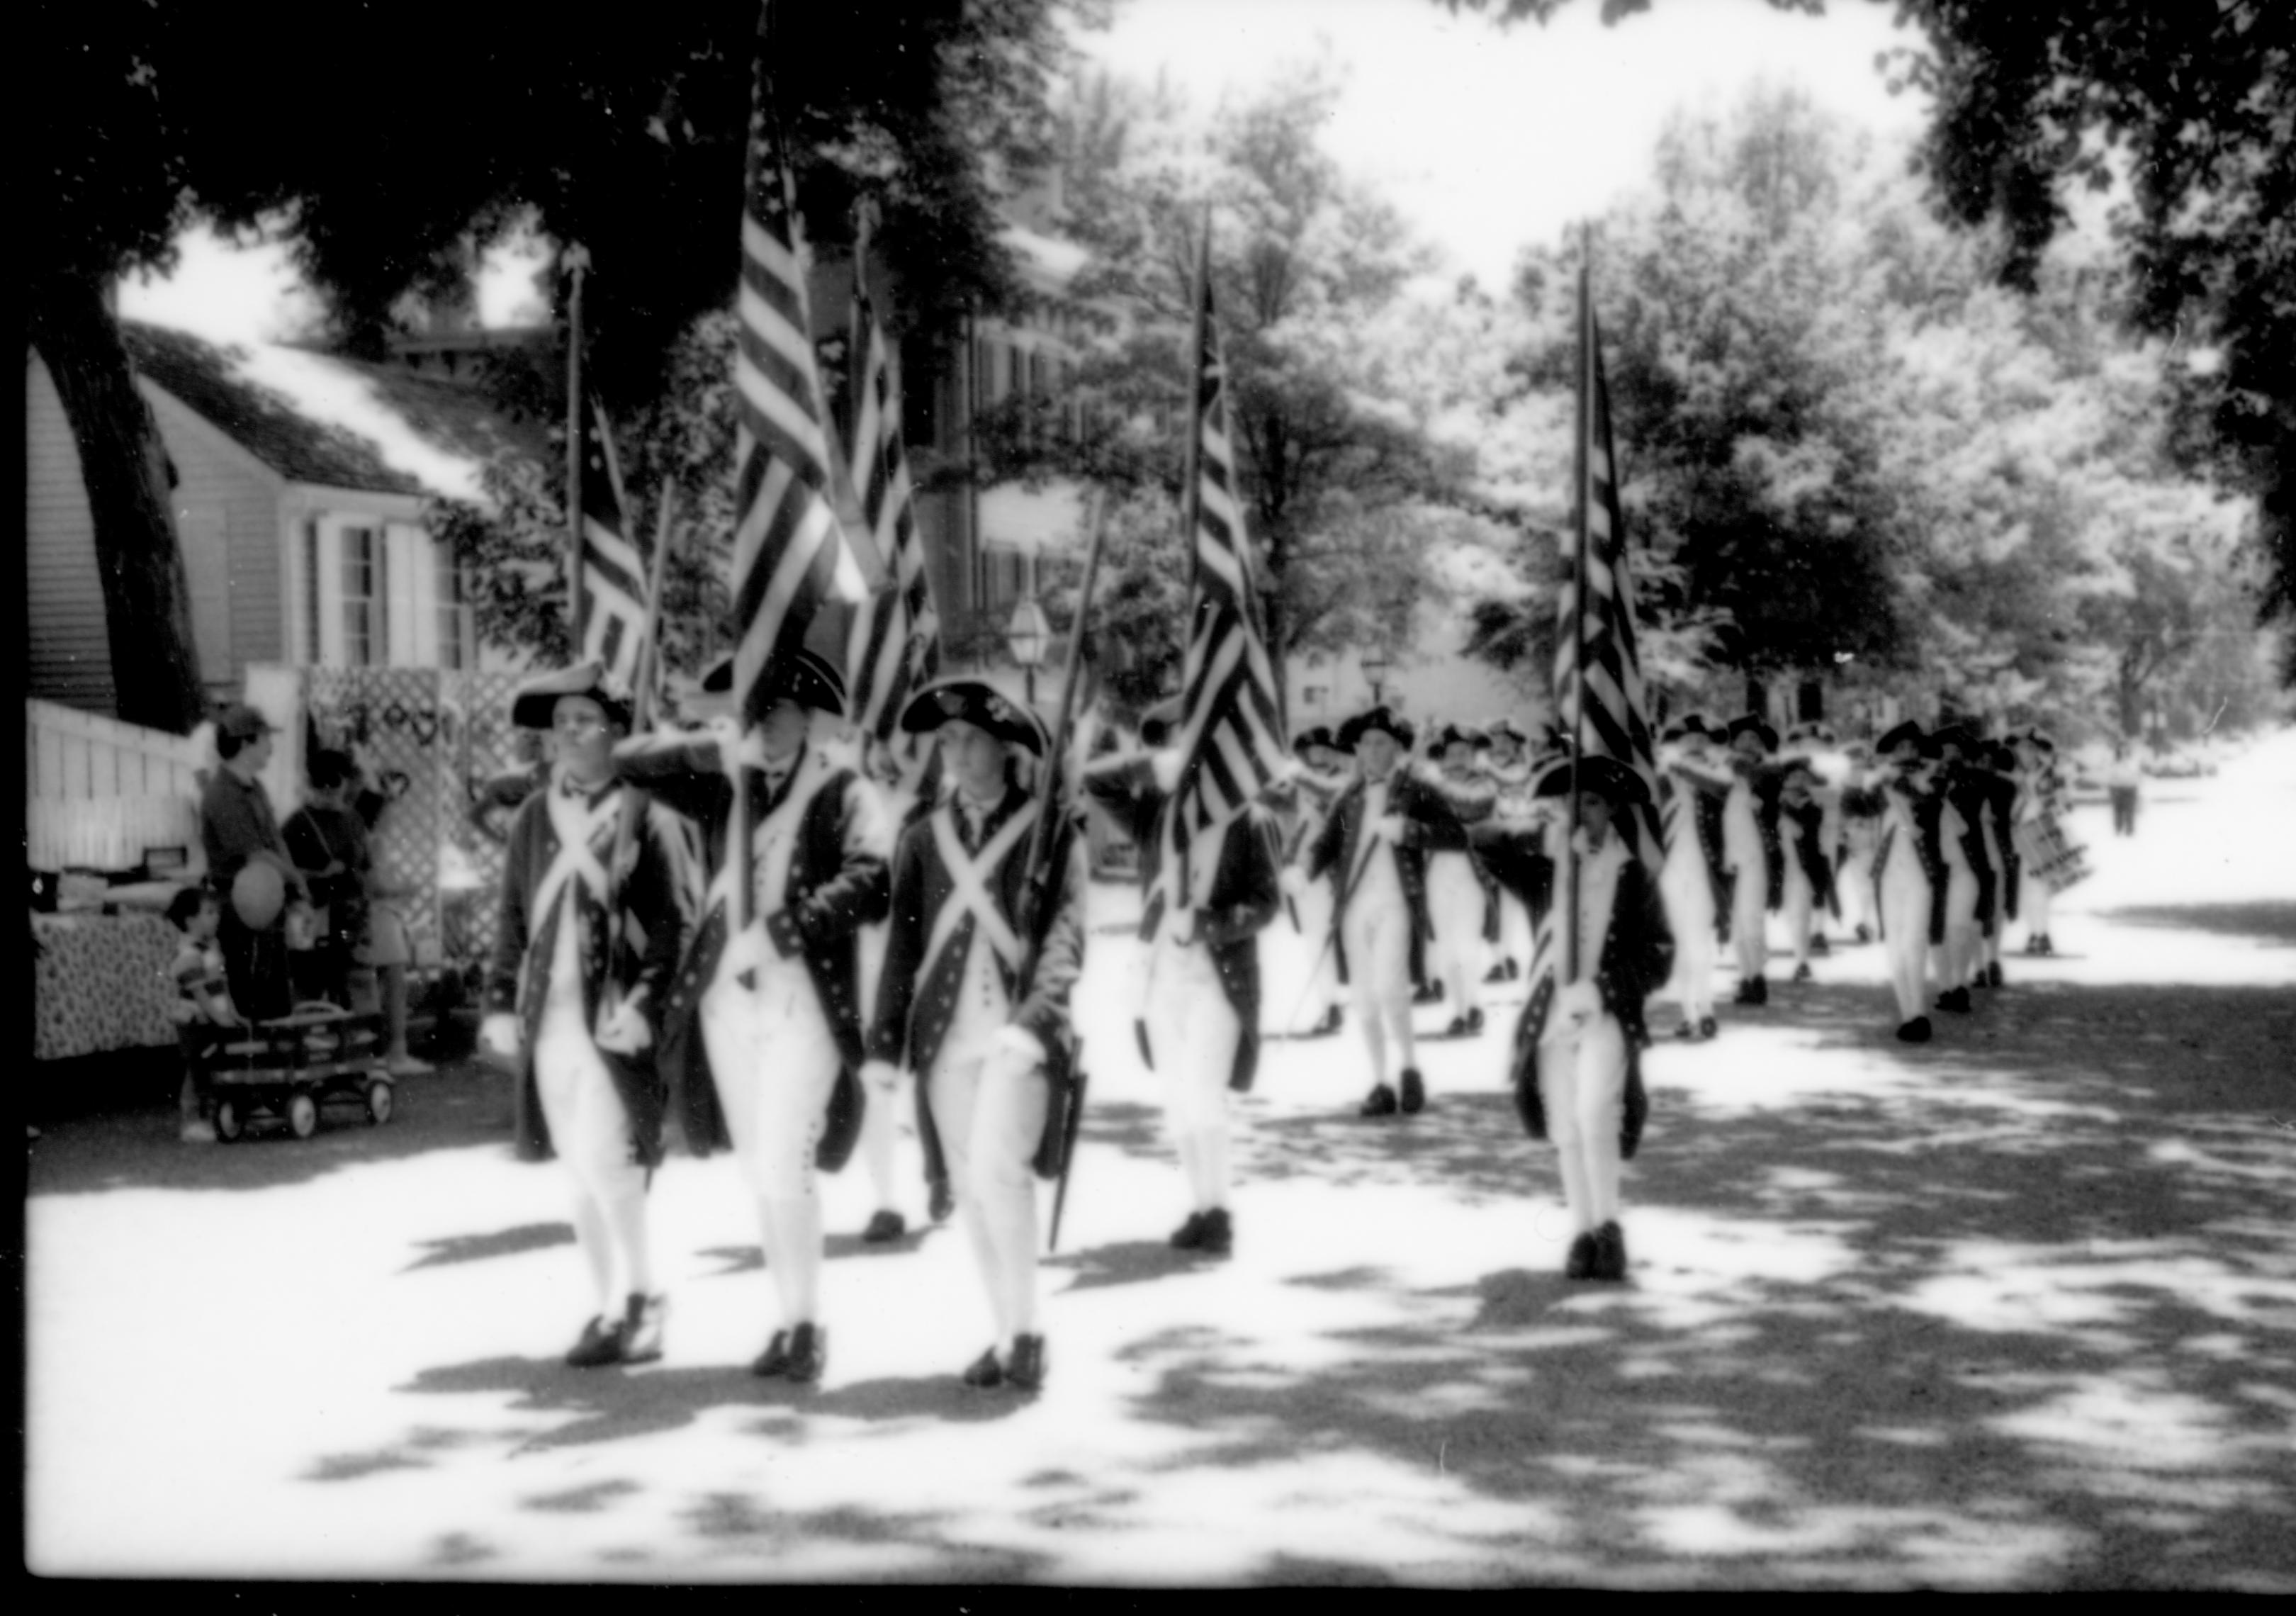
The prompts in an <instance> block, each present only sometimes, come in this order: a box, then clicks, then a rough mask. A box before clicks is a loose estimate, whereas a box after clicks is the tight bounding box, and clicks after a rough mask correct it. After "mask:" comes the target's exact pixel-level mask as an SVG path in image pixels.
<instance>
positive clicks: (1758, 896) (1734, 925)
mask: <svg viewBox="0 0 2296 1616" xmlns="http://www.w3.org/2000/svg"><path fill="white" fill-rule="evenodd" d="M1769 879H1770V878H1769V869H1768V865H1767V864H1766V863H1765V862H1764V861H1763V860H1762V859H1760V858H1750V859H1748V860H1747V861H1746V862H1745V863H1743V864H1741V865H1739V866H1738V871H1737V875H1736V877H1735V879H1734V882H1733V884H1732V886H1731V889H1730V947H1731V949H1732V951H1733V952H1734V954H1735V955H1736V956H1737V960H1738V975H1739V977H1740V978H1741V979H1742V980H1743V979H1745V978H1748V977H1756V976H1759V975H1761V974H1762V972H1763V970H1764V968H1765V967H1767V965H1768V964H1769V963H1770V940H1769V938H1768V936H1767V932H1766V930H1765V928H1767V926H1768V924H1769V913H1768V905H1769Z"/></svg>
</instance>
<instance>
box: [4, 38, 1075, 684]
mask: <svg viewBox="0 0 2296 1616" xmlns="http://www.w3.org/2000/svg"><path fill="white" fill-rule="evenodd" d="M1097 9H1098V5H1097V0H783V3H782V4H777V5H776V6H775V8H774V12H773V20H772V29H771V33H770V36H769V38H768V48H767V58H768V61H769V62H770V63H771V65H772V67H773V70H774V77H775V94H776V101H777V103H778V105H779V109H780V113H781V119H782V123H783V130H784V133H785V135H786V137H787V142H788V147H789V150H790V151H791V154H792V160H793V165H794V167H795V168H796V171H797V180H798V185H799V205H800V209H801V210H802V212H803V213H804V215H805V217H806V219H807V222H808V227H809V230H810V233H811V234H812V236H813V238H814V239H815V241H816V242H822V243H836V242H842V241H844V240H846V239H848V235H849V230H850V227H851V211H852V205H853V203H854V201H856V199H857V197H859V196H860V195H862V194H864V193H866V194H867V195H869V196H870V197H871V199H872V200H873V201H874V202H875V204H876V206H877V209H878V225H877V237H876V239H877V242H879V244H880V245H881V248H882V250H884V252H885V254H886V257H887V258H888V259H889V260H890V264H891V267H892V269H893V272H894V274H895V275H896V276H897V277H898V280H899V282H900V283H901V291H902V295H901V299H900V313H901V315H902V316H903V317H904V318H906V319H907V320H911V321H932V320H934V319H936V318H937V317H939V316H944V315H946V314H947V313H949V312H950V311H952V310H955V309H959V308H972V307H980V308H997V307H998V306H1000V305H1001V304H1002V303H1003V302H1004V301H1005V299H1007V298H1008V297H1009V296H1010V295H1011V280H1010V267H1009V265H1008V264H1007V262H1006V260H1005V253H1004V252H1003V250H1002V249H1001V248H1000V247H999V245H998V243H997V242H996V217H995V213H994V201H995V186H996V185H997V184H998V183H999V181H1000V180H1003V179H1008V178H1019V177H1021V176H1024V175H1025V174H1026V172H1027V171H1028V170H1029V168H1031V167H1032V166H1033V165H1034V164H1035V163H1037V161H1039V160H1041V158H1042V157H1043V155H1044V153H1045V152H1046V149H1047V146H1046V143H1047V140H1048V131H1049V127H1050V126H1049V121H1048V113H1047V111H1046V104H1047V86H1048V83H1049V80H1050V78H1051V76H1052V74H1053V73H1054V70H1056V69H1057V67H1058V66H1059V64H1060V62H1061V60H1062V53H1063V52H1064V50H1065V49H1066V46H1065V44H1064V39H1063V37H1062V34H1061V32H1060V30H1059V29H1058V27H1057V26H1056V19H1055V12H1058V11H1072V12H1087V13H1089V12H1094V11H1096V10H1097ZM759 16H760V8H759V5H758V0H659V3H657V4H652V5H649V6H647V7H645V8H644V9H643V11H642V12H612V11H603V12H602V11H596V10H592V11H585V10H583V9H582V8H579V7H571V8H570V7H567V6H563V5H545V4H539V3H538V0H495V3H490V4H475V5H473V4H449V3H446V0H391V3H390V4H362V5H357V6H324V7H316V8H315V7H311V6H308V5H288V4H280V3H279V0H244V3H243V4H232V5H230V6H211V5H196V4H152V3H150V0H70V3H69V4H65V3H63V0H35V4H33V5H32V6H31V7H29V14H28V15H27V17H26V18H25V19H23V21H29V24H30V26H29V29H25V30H24V31H23V32H22V33H21V35H20V39H21V43H20V45H19V47H18V52H17V63H18V70H19V74H20V82H21V83H22V84H24V85H26V86H30V88H31V89H32V91H33V94H34V96H35V98H36V110H35V111H34V115H33V116H30V117H29V118H27V119H23V120H22V123H23V127H24V137H23V138H24V142H25V144H24V147H23V152H24V156H23V159H22V161H23V163H24V173H25V175H26V176H27V178H28V179H29V184H28V185H25V186H23V187H21V191H22V195H21V198H20V208H21V214H20V218H19V230H18V238H17V239H18V241H19V242H20V246H19V251H20V253H21V254H22V255H23V259H24V264H25V275H26V281H27V285H28V291H29V298H28V299H27V320H26V326H27V331H26V335H27V340H29V342H30V343H31V344H32V345H33V346H34V347H35V348H37V349H38V350H39V352H40V353H41V354H42V356H43V357H45V359H46V360H47V361H48V364H49V367H50V369H51V370H52V371H54V372H56V373H59V378H60V385H61V384H62V379H63V378H64V377H66V376H70V377H86V378H94V379H98V380H100V381H103V382H105V383H106V384H105V385H97V386H87V387H82V388H78V389H77V390H75V389H74V388H73V387H71V386H70V385H64V386H63V390H64V395H65V400H66V406H67V410H68V412H69V413H70V415H71V421H72V426H73V430H74V431H75V434H76V435H77V436H78V439H79V440H80V443H81V447H82V458H83V464H84V472H85V476H86V480H87V482H88V487H89V495H90V504H91V507H92V508H93V509H94V511H95V513H96V528H97V535H96V537H97V549H98V554H99V557H100V559H101V560H102V562H103V568H102V570H103V575H104V578H105V588H106V609H107V612H108V614H109V615H110V616H111V618H112V619H114V620H113V634H114V650H115V663H116V668H115V672H116V673H117V674H119V675H121V676H122V677H119V684H120V686H121V689H122V691H123V693H127V692H130V691H135V692H141V693H143V696H139V697H138V700H139V701H140V700H143V699H144V697H145V696H148V698H149V702H148V705H146V706H144V707H143V708H140V709H139V710H137V711H135V712H133V713H131V712H129V711H127V708H126V706H125V702H126V701H127V697H126V695H125V694H124V695H123V710H122V716H123V717H128V718H136V719H138V720H140V721H144V722H152V723H160V724H164V725H166V726H169V727H176V728H184V727H188V726H189V723H190V722H193V721H195V720H196V718H197V716H198V711H197V710H198V707H199V705H200V696H199V685H198V677H197V673H196V669H195V667H194V664H193V661H192V659H191V654H190V651H189V636H188V634H187V633H186V632H184V625H185V623H186V621H187V615H186V612H185V611H184V588H183V580H182V563H181V560H180V556H179V555H178V554H176V546H175V543H174V538H173V532H172V528H171V526H170V524H169V521H168V517H167V514H166V498H165V491H164V488H162V489H160V492H159V495H158V496H157V497H156V498H154V497H151V496H149V495H148V492H147V494H146V495H144V496H139V497H137V498H122V497H119V496H118V493H117V491H118V490H119V489H123V488H129V487H131V486H132V485H136V484H139V483H143V482H149V481H150V472H149V467H148V463H149V462H150V460H151V458H152V455H151V453H150V449H151V446H152V444H153V443H155V442H156V439H155V438H154V436H153V429H152V426H151V423H150V422H148V421H147V420H140V419H139V420H132V421H131V420H129V419H127V417H128V415H130V414H133V411H132V410H129V409H128V408H127V405H126V404H125V403H121V402H119V401H121V400H127V399H133V398H135V394H134V390H133V388H132V387H130V386H127V385H126V378H127V376H128V375H129V374H130V373H129V370H128V368H127V358H126V355H125V352H124V350H123V349H121V348H120V347H119V341H118V339H117V333H116V332H109V333H108V334H107V331H106V324H105V322H103V321H102V318H101V313H102V302H103V299H104V295H105V293H106V291H108V289H109V287H110V286H111V283H112V282H113V281H114V280H115V279H116V278H117V277H118V276H119V275H122V274H125V273H127V272H128V271H130V270H134V269H137V268H161V269H164V268H166V267H168V265H169V263H170V261H171V258H172V254H173V250H174V249H173V245H172V243H173V242H174V239H175V237H176V234H177V233H178V232H179V231H180V230H181V229H182V228H183V227H184V226H186V225H189V224H192V223H194V222H197V221H200V220H203V219H204V220H209V221H212V222H215V223H217V224H219V225H221V226H225V227H226V228H237V229H253V230H266V231H276V232H278V233H280V234H282V235H283V238H284V239H285V240H286V241H288V242H290V243H291V246H292V248H293V250H294V253H295V256H296V258H297V261H298V263H299V267H300V268H301V269H302V270H303V272H304V273H305V275H307V277H308V278H309V279H310V281H311V282H312V283H313V284H314V285H315V286H316V288H317V289H318V290H319V291H320V292H321V293H322V294H323V296H324V299H325V300H326V304H327V307H328V308H329V310H330V313H331V316H332V321H333V324H334V326H335V332H334V335H335V338H336V340H338V341H340V343H341V344H342V345H343V346H344V347H345V348H346V349H348V350H349V351H351V352H354V353H361V352H364V353H368V354H373V352H375V351H376V350H377V349H379V348H380V347H381V343H382V340H383V339H384V337H385V336H386V334H387V332H388V331H389V324H390V310H391V308H392V306H393V305H394V304H395V303H397V302H398V300H399V299H401V298H402V297H403V296H404V295H405V294H406V292H408V291H418V292H422V291H427V292H438V291H450V290H453V289H455V288H456V287H458V286H459V285H461V284H462V283H463V277H464V276H465V275H466V274H467V272H468V270H469V269H470V267H471V265H472V264H473V262H474V261H475V258H476V257H477V255H478V254H479V253H480V252H482V251H483V250H486V249H487V248H488V247H489V246H490V245H493V244H494V243H496V242H498V241H501V240H502V239H504V237H505V236H506V235H507V234H510V233H512V231H514V230H517V229H519V228H521V227H522V226H532V227H534V228H537V229H539V230H540V231H541V232H542V233H543V234H545V236H546V237H548V238H549V239H551V240H553V241H554V242H580V243H582V244H583V246H584V247H585V248H586V250H587V251H588V253H589V257H590V264H591V275H590V277H589V281H588V284H587V286H586V291H585V299H584V313H585V318H586V325H587V328H588V335H589V338H590V342H589V344H588V346H589V349H590V353H589V371H588V374H589V376H590V378H591V380H592V381H594V384H595V385H596V387H597V389H598V390H599V391H600V392H601V393H602V394H603V396H604V397H605V398H606V399H607V401H608V402H609V403H610V404H611V405H612V406H616V407H618V408H619V409H620V410H622V411H624V412H627V411H631V410H635V409H640V408H644V407H646V406H651V405H652V404H653V403H654V401H655V400H656V398H657V396H658V395H659V394H660V391H661V390H662V389H663V387H664V386H665V385H666V384H667V382H668V370H667V368H666V366H667V359H666V356H668V354H669V353H670V352H671V351H672V349H673V348H674V346H675V344H676V339H677V338H678V337H679V335H680V334H681V333H682V332H685V331H686V330H687V329H688V328H689V327H690V326H691V325H692V324H693V321H694V320H695V318H696V317H697V316H700V315H701V314H703V313H704V312H706V311H707V310H709V309H712V308H722V307H724V306H725V305H726V303H727V301H728V300H729V299H730V297H731V295H732V291H733V288H734V282H735V278H736V275H737V272H738V263H739V258H738V235H737V230H736V226H737V221H738V219H739V217H740V209H741V196H742V174H743V162H744V151H745V143H746V135H747V129H748V123H749V118H750V80H751V72H752V63H753V61H754V60H755V58H756V55H757V51H758V21H759ZM565 284H566V283H565V281H564V279H563V278H562V279H561V281H560V283H559V289H558V295H560V296H563V293H564V289H565ZM106 399H109V400H112V401H114V402H112V403H110V404H106V403H103V402H102V401H103V400H106ZM123 633H124V634H125V636H126V640H125V645H126V647H127V648H131V649H132V648H133V647H135V646H141V645H157V646H160V647H161V648H162V649H163V650H164V648H165V647H166V646H167V645H168V644H169V643H171V642H173V643H175V644H176V646H177V651H178V652H179V654H176V655H172V656H167V657H163V658H162V659H161V662H160V663H154V664H151V665H149V666H146V665H143V664H141V663H138V664H136V665H135V666H133V667H131V666H130V665H129V663H127V662H125V661H122V660H120V659H121V652H122V650H123V641H122V637H121V636H122V635H123ZM162 664H164V665H162Z"/></svg>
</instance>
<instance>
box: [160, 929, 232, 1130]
mask: <svg viewBox="0 0 2296 1616" xmlns="http://www.w3.org/2000/svg"><path fill="white" fill-rule="evenodd" d="M222 921H223V906H222V903H221V900H220V899H218V898H217V897H216V895H215V894H214V893H213V892H212V891H209V890H208V889H207V888H205V887H189V888H186V889H185V890H183V891H181V892H178V893H176V897H175V901H173V902H172V903H170V904H169V905H168V923H170V924H171V925H173V926H174V927H175V928H176V930H177V931H181V932H182V933H183V934H184V935H183V943H182V946H181V947H178V948H177V949H176V957H175V959H174V961H173V962H172V963H171V964H170V965H169V966H168V974H169V976H170V977H171V978H173V980H174V981H175V984H176V1002H175V1005H174V1006H173V1008H172V1011H171V1013H172V1014H173V1016H174V1018H175V1022H176V1042H177V1043H178V1044H179V1045H180V1046H181V1047H182V1049H183V1052H184V1084H183V1087H182V1088H181V1089H180V1090H179V1091H178V1092H177V1094H176V1106H177V1109H178V1111H179V1112H181V1113H182V1118H183V1133H182V1137H183V1141H184V1144H214V1143H215V1142H216V1131H215V1123H214V1121H213V1120H211V1115H212V1112H213V1110H214V1096H213V1095H212V1094H211V1092H210V1089H209V1083H208V1079H207V1061H206V1059H205V1057H206V1055H207V1053H208V1051H209V1049H210V1048H212V1047H213V1046H215V1045H216V1044H217V1043H218V1042H219V1041H220V1040H221V1039H222V1038H224V1037H225V1035H226V1033H227V1032H228V1030H229V1029H232V1028H234V1027H237V1026H239V1025H241V1020H240V1015H239V1012H238V1011H237V1010H235V1009H234V1008H233V1007H232V1002H231V990H230V988H229V987H228V986H227V985H226V983H225V978H224V965H223V945H222V944H221V943H220V942H218V941H217V929H218V927H219V926H220V925H221V924H222Z"/></svg>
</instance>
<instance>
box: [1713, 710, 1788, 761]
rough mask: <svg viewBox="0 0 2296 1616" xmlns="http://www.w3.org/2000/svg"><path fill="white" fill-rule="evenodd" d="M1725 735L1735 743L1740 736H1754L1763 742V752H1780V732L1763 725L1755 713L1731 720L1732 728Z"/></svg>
mask: <svg viewBox="0 0 2296 1616" xmlns="http://www.w3.org/2000/svg"><path fill="white" fill-rule="evenodd" d="M1725 733H1726V735H1727V736H1728V738H1729V739H1730V740H1733V741H1735V740H1736V739H1737V738H1738V737H1739V736H1740V735H1752V736H1753V737H1754V738H1755V739H1757V740H1759V742H1761V743H1762V750H1763V751H1766V752H1774V751H1777V750H1778V732H1777V731H1776V730H1775V729H1772V728H1771V727H1770V726H1768V725H1767V724H1765V723H1763V722H1762V720H1761V719H1760V718H1759V717H1757V716H1756V715H1755V714H1753V713H1741V714H1740V715H1739V716H1738V717H1736V718H1733V719H1731V720H1730V727H1729V729H1728V730H1727V731H1726V732H1725Z"/></svg>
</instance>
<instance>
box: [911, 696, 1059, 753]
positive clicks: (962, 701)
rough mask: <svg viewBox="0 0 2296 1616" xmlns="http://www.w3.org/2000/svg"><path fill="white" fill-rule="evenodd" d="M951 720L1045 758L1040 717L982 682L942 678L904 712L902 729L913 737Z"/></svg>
mask: <svg viewBox="0 0 2296 1616" xmlns="http://www.w3.org/2000/svg"><path fill="white" fill-rule="evenodd" d="M952 719H961V720H963V721H964V723H967V724H970V725H972V726H974V727H975V728H977V729H983V730H986V731H988V733H989V734H992V735H994V736H996V738H997V739H998V740H999V741H1004V742H1010V743H1011V744H1013V745H1014V746H1025V747H1027V748H1028V749H1029V751H1032V752H1034V753H1036V754H1037V756H1038V757H1040V758H1041V757H1043V756H1044V755H1045V747H1046V740H1045V726H1043V725H1041V724H1039V723H1037V716H1036V715H1035V714H1034V713H1032V712H1030V711H1029V710H1028V709H1027V708H1025V707H1022V706H1021V705H1020V704H1019V703H1018V702H1016V701H1011V700H1009V699H1008V698H1007V697H1006V696H1005V693H1004V692H1002V691H1000V690H998V689H997V688H996V686H995V685H989V684H987V683H985V682H984V681H982V680H980V679H967V678H954V679H941V680H938V681H936V682H935V683H933V684H931V685H926V686H925V687H924V688H923V689H922V690H921V691H919V692H917V693H916V694H915V695H914V696H912V697H910V698H909V704H908V705H907V706H906V707H904V708H903V709H901V728H902V729H903V730H905V731H906V732H907V733H908V734H913V735H922V734H930V733H931V731H933V730H936V729H939V727H940V726H942V725H944V724H947V723H948V722H950V721H951V720H952Z"/></svg>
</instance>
